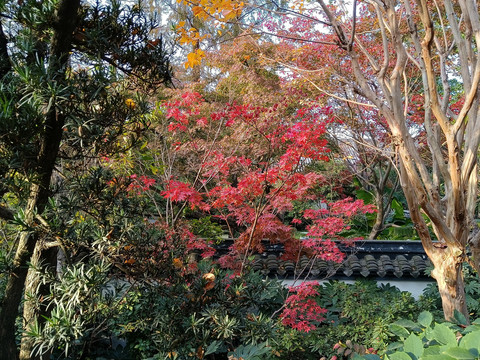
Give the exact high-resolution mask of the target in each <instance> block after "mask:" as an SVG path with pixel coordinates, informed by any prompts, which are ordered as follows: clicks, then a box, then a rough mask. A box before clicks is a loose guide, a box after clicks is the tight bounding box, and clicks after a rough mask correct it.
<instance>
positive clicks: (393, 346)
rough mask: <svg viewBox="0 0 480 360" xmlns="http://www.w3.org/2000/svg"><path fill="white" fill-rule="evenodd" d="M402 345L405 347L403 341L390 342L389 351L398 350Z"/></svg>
mask: <svg viewBox="0 0 480 360" xmlns="http://www.w3.org/2000/svg"><path fill="white" fill-rule="evenodd" d="M401 347H403V344H402V343H401V342H398V341H396V342H394V343H391V344H388V346H387V351H392V350H397V349H400V348H401Z"/></svg>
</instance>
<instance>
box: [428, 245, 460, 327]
mask: <svg viewBox="0 0 480 360" xmlns="http://www.w3.org/2000/svg"><path fill="white" fill-rule="evenodd" d="M459 253H461V251H460V252H458V251H455V250H452V249H450V248H444V249H438V251H435V252H434V253H433V254H430V259H431V260H432V262H433V265H434V270H433V271H432V276H433V278H435V280H437V284H438V290H439V291H440V296H441V298H442V307H443V313H444V315H445V319H446V320H449V321H453V320H454V319H455V317H454V315H455V310H456V311H458V312H459V313H461V314H463V315H464V316H465V318H466V319H467V321H469V318H468V315H469V314H468V310H467V303H466V296H465V284H464V281H463V273H462V263H463V262H464V260H463V258H462V257H461V256H459Z"/></svg>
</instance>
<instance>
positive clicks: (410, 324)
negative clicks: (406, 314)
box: [395, 319, 418, 329]
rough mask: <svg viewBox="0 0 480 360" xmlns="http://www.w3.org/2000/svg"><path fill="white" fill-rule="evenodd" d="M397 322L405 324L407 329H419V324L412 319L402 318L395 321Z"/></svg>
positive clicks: (401, 324)
mask: <svg viewBox="0 0 480 360" xmlns="http://www.w3.org/2000/svg"><path fill="white" fill-rule="evenodd" d="M395 324H397V325H400V326H403V327H405V328H407V329H418V325H417V324H415V323H414V322H413V321H412V320H407V319H400V320H397V321H395Z"/></svg>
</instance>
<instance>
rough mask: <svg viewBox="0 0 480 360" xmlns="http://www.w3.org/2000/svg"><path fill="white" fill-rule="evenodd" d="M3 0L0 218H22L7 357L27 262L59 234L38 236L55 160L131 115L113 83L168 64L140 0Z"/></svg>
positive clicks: (7, 308) (83, 149) (165, 75)
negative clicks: (93, 0) (129, 1)
mask: <svg viewBox="0 0 480 360" xmlns="http://www.w3.org/2000/svg"><path fill="white" fill-rule="evenodd" d="M0 6H1V8H2V15H1V22H0V78H1V82H0V87H1V89H2V96H1V100H0V102H1V104H2V105H1V106H2V109H3V111H2V114H1V120H0V123H1V125H0V133H1V134H2V136H1V137H0V154H1V158H0V170H1V173H0V176H1V177H2V178H3V179H2V182H3V184H2V188H1V196H2V198H1V200H0V201H1V204H0V209H1V211H0V217H1V218H2V220H3V221H6V222H12V220H14V219H16V220H15V221H16V223H17V224H20V225H21V234H20V238H19V241H18V243H17V244H16V250H15V256H14V259H13V265H12V267H11V269H10V273H9V275H8V282H7V286H6V290H5V296H4V299H3V302H2V307H1V311H0V339H1V340H0V342H1V347H2V351H1V352H0V359H9V360H11V359H17V358H18V357H19V354H18V351H17V345H16V342H15V333H16V327H15V322H16V319H17V316H18V309H19V304H20V302H21V299H22V295H23V293H24V289H25V286H27V289H30V290H34V291H35V290H37V289H38V287H37V286H32V284H34V281H35V276H34V274H33V273H32V272H31V273H32V274H31V276H29V277H28V280H27V281H26V279H27V273H28V271H29V267H28V264H29V263H30V262H32V263H36V264H42V263H43V264H45V265H48V264H50V265H51V266H54V265H55V259H56V256H55V253H56V252H55V249H56V245H58V243H57V244H56V243H55V241H54V239H50V238H45V236H43V229H45V228H48V227H49V218H48V214H45V213H44V212H45V209H46V207H47V204H48V202H49V199H50V198H51V197H52V195H54V189H53V187H52V185H53V182H52V181H53V180H52V179H53V175H54V174H57V175H58V174H60V173H61V171H59V162H60V161H61V159H62V158H63V159H65V160H66V161H75V160H80V162H81V163H83V164H84V165H85V164H86V163H87V162H88V161H91V160H89V159H92V158H94V157H96V156H98V154H99V151H100V149H101V148H102V147H103V150H104V151H106V150H105V149H106V148H107V147H108V145H107V144H111V140H113V139H114V138H115V137H116V136H117V135H119V134H121V133H122V128H123V127H124V126H126V125H127V122H126V120H127V119H129V120H130V121H132V122H134V121H137V120H136V119H135V116H133V115H134V112H133V111H132V110H133V106H132V101H133V100H131V99H130V103H126V104H125V103H124V101H125V99H124V94H122V93H121V91H120V89H119V87H118V86H113V84H118V83H119V82H120V81H121V79H122V77H124V75H129V74H132V75H136V76H137V78H142V77H143V76H144V75H145V74H148V77H149V79H148V80H149V83H150V85H154V84H155V83H157V84H158V83H161V82H164V81H168V80H169V67H168V62H167V61H166V58H165V55H164V51H163V47H162V44H161V41H160V40H159V39H149V34H150V30H151V29H152V27H154V25H155V24H153V23H151V22H150V21H149V20H148V18H147V17H146V16H145V15H144V14H143V12H142V9H141V5H140V4H136V5H133V6H131V7H128V8H126V7H125V6H122V5H121V4H120V3H119V2H117V1H113V2H111V3H110V4H108V5H104V4H97V5H91V4H89V3H84V4H82V3H81V1H80V0H58V1H56V0H51V1H45V2H37V1H25V2H20V1H19V2H13V1H3V2H1V5H0ZM145 80H147V79H145ZM12 199H13V201H12ZM9 206H11V207H10V208H9ZM34 254H35V255H34ZM33 255H34V256H33ZM32 256H33V257H32ZM44 310H45V309H44ZM33 312H34V308H33V307H32V306H30V305H29V304H28V302H27V303H26V304H25V306H24V318H25V319H27V320H28V321H29V322H31V321H33V320H34V319H35V318H36V317H37V316H38V313H37V314H34V313H33ZM28 325H29V324H25V326H28ZM31 346H32V343H31V342H29V341H23V340H22V351H21V354H20V357H21V358H22V359H29V358H30V355H31V354H30V353H31V350H32V348H31Z"/></svg>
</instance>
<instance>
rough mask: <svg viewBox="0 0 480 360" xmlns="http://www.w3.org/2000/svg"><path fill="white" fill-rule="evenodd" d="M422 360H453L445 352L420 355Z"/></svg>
mask: <svg viewBox="0 0 480 360" xmlns="http://www.w3.org/2000/svg"><path fill="white" fill-rule="evenodd" d="M422 360H455V358H452V357H451V356H448V355H445V354H438V355H426V356H425V355H424V356H422Z"/></svg>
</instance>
